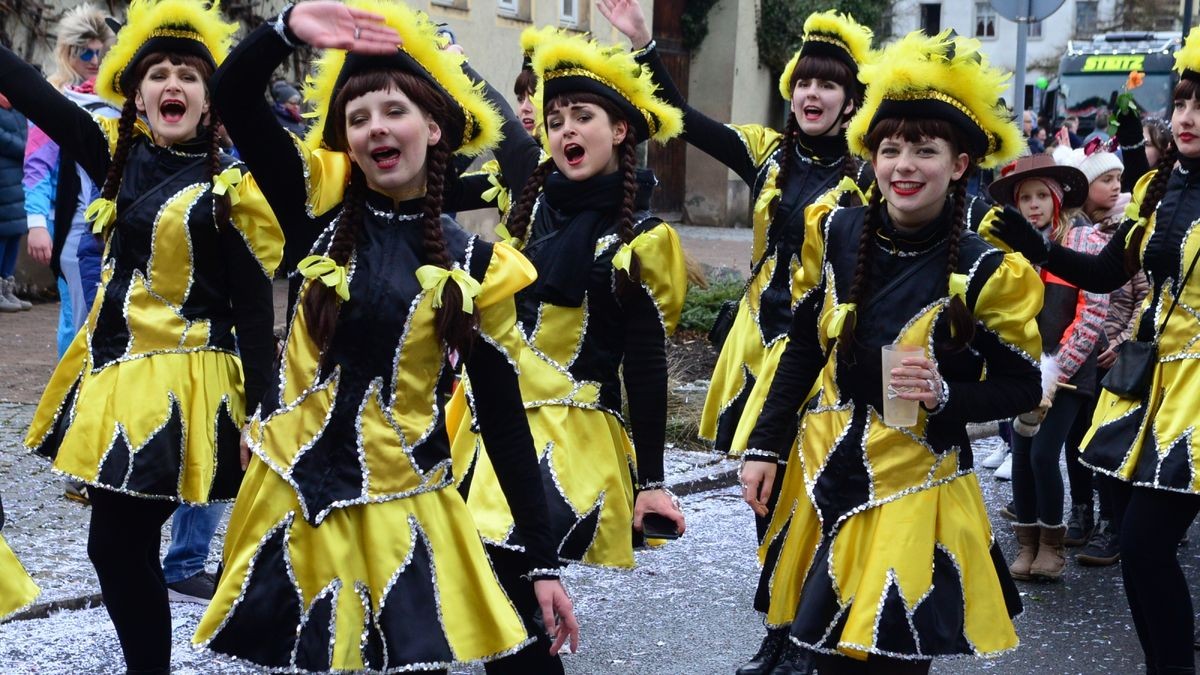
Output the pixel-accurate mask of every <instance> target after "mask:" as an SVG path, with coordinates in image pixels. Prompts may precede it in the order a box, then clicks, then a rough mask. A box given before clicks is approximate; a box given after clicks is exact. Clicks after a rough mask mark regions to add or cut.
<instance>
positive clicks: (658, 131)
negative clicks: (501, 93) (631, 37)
mask: <svg viewBox="0 0 1200 675" xmlns="http://www.w3.org/2000/svg"><path fill="white" fill-rule="evenodd" d="M521 47H522V48H523V49H526V48H527V49H529V50H530V51H531V60H532V62H533V71H534V73H536V74H537V77H538V89H537V92H536V93H535V96H539V97H540V96H541V94H542V90H543V89H544V87H545V81H546V78H547V77H551V78H553V77H555V76H556V73H564V72H565V71H568V70H569V71H571V74H572V75H577V74H582V73H586V74H587V75H586V76H587V77H591V78H593V79H595V80H597V81H598V82H600V83H602V84H604V85H606V86H607V87H608V88H610V89H613V90H614V91H616V92H617V93H618V94H619V95H620V96H622V97H624V98H625V100H626V101H628V102H629V103H630V104H631V105H632V106H633V107H634V108H637V109H638V110H639V111H640V112H641V113H642V114H643V115H644V116H645V117H646V118H647V121H648V122H649V123H650V124H649V127H650V138H651V139H653V140H655V141H658V142H659V143H666V142H667V141H669V140H671V139H672V138H674V137H675V136H678V135H679V134H680V133H682V132H683V112H682V111H681V110H679V108H676V107H675V106H672V105H670V104H669V103H667V102H666V101H663V100H662V99H660V98H658V97H657V96H655V92H656V91H657V90H658V85H656V84H654V79H653V77H651V75H650V70H649V68H647V67H645V66H643V65H642V64H640V63H638V62H637V61H636V60H634V58H633V54H632V53H630V52H629V51H628V50H626V49H625V48H624V47H621V46H618V45H609V46H606V45H602V44H600V43H599V42H597V41H595V40H589V39H587V38H584V37H582V36H580V35H574V34H569V33H567V32H565V31H562V30H559V29H557V28H550V27H548V28H541V29H537V28H527V29H526V30H525V32H524V33H522V34H521ZM535 100H539V101H540V98H539V99H535ZM534 111H535V113H534V114H535V115H536V119H537V123H538V125H539V126H541V125H542V124H543V121H544V120H543V111H542V106H541V105H536V106H535V107H534Z"/></svg>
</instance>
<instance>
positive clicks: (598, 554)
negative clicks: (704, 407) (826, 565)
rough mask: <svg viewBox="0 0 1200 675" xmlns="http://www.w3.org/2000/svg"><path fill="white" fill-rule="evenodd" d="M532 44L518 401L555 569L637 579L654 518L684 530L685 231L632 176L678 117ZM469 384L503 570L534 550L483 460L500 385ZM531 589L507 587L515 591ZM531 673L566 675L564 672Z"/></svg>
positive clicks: (543, 666)
mask: <svg viewBox="0 0 1200 675" xmlns="http://www.w3.org/2000/svg"><path fill="white" fill-rule="evenodd" d="M522 43H523V45H530V46H531V55H530V59H531V63H532V67H533V70H534V72H535V73H536V75H537V81H538V87H539V90H538V92H537V93H535V94H534V97H533V98H534V100H537V101H540V102H542V105H540V106H539V107H538V108H537V109H536V112H535V115H536V117H537V126H538V128H541V129H544V130H545V132H544V134H543V135H542V139H543V142H544V143H545V149H546V153H545V154H543V153H542V150H541V148H539V146H538V144H537V143H536V142H535V141H534V139H532V138H530V137H529V136H528V134H526V133H525V132H524V131H523V129H522V127H521V125H520V122H519V121H518V119H517V118H516V117H515V116H514V115H512V113H511V111H510V110H509V109H508V107H507V106H504V107H503V108H502V109H503V110H504V111H505V112H506V115H507V117H508V119H507V120H506V124H505V134H506V139H505V141H504V143H502V144H501V148H500V150H499V151H498V152H497V158H498V160H499V163H500V166H501V168H502V170H503V173H504V176H506V177H508V178H510V179H513V178H516V179H518V180H519V182H518V183H515V184H517V185H521V186H523V188H522V190H521V192H520V198H519V199H518V200H517V201H516V202H515V203H514V204H513V205H512V209H511V210H510V212H509V217H508V219H507V221H506V230H505V234H506V235H507V236H510V237H512V239H511V240H512V241H513V242H514V243H515V245H517V246H519V247H520V248H521V251H522V253H524V254H525V256H527V257H528V258H529V260H530V262H531V263H532V264H533V266H534V267H535V268H536V269H537V274H538V279H537V281H536V282H534V283H533V284H531V285H530V286H529V287H527V288H525V289H522V290H521V291H520V292H519V293H517V297H516V301H517V321H518V328H519V330H520V337H521V338H522V340H523V342H524V349H523V350H522V351H521V354H520V361H519V365H520V373H521V375H520V383H521V396H522V399H523V400H524V405H525V411H526V414H527V416H528V418H529V425H530V429H531V431H532V432H533V437H534V445H535V448H536V450H537V453H538V457H539V463H540V468H541V479H540V481H539V484H540V485H539V486H536V487H535V489H539V488H540V489H543V490H544V492H545V495H546V499H547V505H548V507H549V509H550V520H551V529H552V536H553V538H554V541H555V547H556V549H557V554H558V558H559V560H561V561H564V562H583V563H587V564H593V565H602V566H608V567H620V568H630V567H633V565H634V559H633V546H634V534H635V533H634V530H640V529H641V528H642V522H641V521H642V516H643V515H644V514H645V513H648V512H653V513H658V514H661V515H664V516H666V517H668V518H670V519H671V520H672V521H674V523H675V526H676V529H677V531H680V532H681V531H682V530H683V526H684V522H683V521H684V519H683V514H682V513H681V512H680V511H679V509H678V506H677V505H676V504H675V502H674V500H673V498H672V497H671V496H670V495H669V493H667V492H666V491H665V490H664V484H663V448H664V442H665V426H666V411H667V363H666V340H667V337H668V336H669V335H670V334H671V332H672V331H673V330H674V329H675V326H676V324H677V322H678V320H679V314H680V311H681V310H682V307H683V296H684V293H685V291H686V287H687V280H686V271H685V263H684V255H683V249H682V247H681V246H680V243H679V238H678V236H677V235H676V233H675V231H674V229H672V228H671V226H670V225H668V224H666V223H664V222H663V221H662V220H660V219H658V218H656V217H654V215H653V214H652V213H650V211H649V204H650V194H651V192H652V191H653V188H654V186H655V184H656V181H655V179H654V177H653V174H651V173H650V172H648V171H644V170H640V169H638V168H637V163H636V147H637V145H638V144H639V143H641V142H644V141H646V140H650V139H654V140H656V141H658V142H665V141H666V140H668V139H670V138H671V137H673V136H675V135H676V134H678V133H679V130H680V117H681V116H680V112H679V110H678V109H676V108H674V107H672V106H670V105H667V104H666V103H664V102H663V101H661V100H659V99H658V98H657V97H656V96H655V95H654V86H653V84H652V82H651V79H650V74H649V72H647V71H646V70H645V69H643V68H642V66H640V65H639V64H638V63H637V62H636V61H635V60H634V58H633V56H632V55H631V54H630V53H629V52H628V51H627V50H625V49H622V48H619V47H610V46H605V45H601V44H599V43H596V42H593V41H589V40H588V39H586V38H584V37H581V36H575V35H569V34H567V33H565V32H562V31H558V30H557V29H554V28H546V29H542V30H540V31H539V30H534V29H529V30H527V31H526V33H525V35H524V36H523V37H522ZM510 130H511V131H510ZM468 375H469V377H468V378H465V379H464V380H463V383H462V386H461V387H460V389H459V390H458V391H457V392H455V398H454V399H453V400H452V401H451V404H450V406H449V412H448V417H449V418H450V422H449V423H450V425H451V427H452V429H453V433H452V436H453V438H454V457H455V465H456V473H457V474H458V475H460V476H461V477H462V479H463V480H462V482H463V487H462V489H463V491H464V493H465V494H467V506H468V507H469V508H470V509H471V513H472V514H473V515H474V516H475V520H476V522H477V523H478V524H479V528H480V533H481V534H482V536H483V538H484V541H485V542H486V543H487V544H489V546H488V552H489V555H491V557H492V560H493V561H494V563H496V566H497V569H503V568H504V567H507V566H508V564H507V563H506V562H505V560H506V559H507V558H509V557H510V556H511V555H512V554H513V553H512V552H513V551H514V550H520V549H521V548H524V547H526V545H527V544H526V542H525V541H524V535H523V533H522V532H521V528H520V527H519V526H517V527H516V528H515V529H514V521H513V514H512V513H511V511H510V510H509V508H508V507H507V506H506V505H505V503H504V500H503V499H502V496H501V493H500V490H499V489H498V487H499V486H498V485H497V475H496V474H497V469H498V468H499V467H498V465H497V464H496V463H495V462H492V461H490V460H489V458H488V456H487V454H485V453H484V452H483V451H482V450H483V448H484V446H485V444H486V445H488V446H490V443H491V441H488V440H487V439H486V438H481V437H480V436H479V434H478V433H477V431H476V429H475V426H476V423H477V421H478V419H479V413H480V411H479V405H478V402H479V397H480V396H481V394H482V392H486V391H487V389H489V388H490V387H491V386H492V384H491V383H490V382H487V381H485V380H481V379H479V378H477V377H475V376H472V375H470V373H468ZM622 389H624V393H625V397H624V400H626V401H627V402H628V409H629V418H628V426H629V429H630V430H629V431H626V420H625V419H624V415H623V414H622V412H621V410H622V402H623V397H622ZM631 436H632V438H631ZM501 578H502V580H503V579H505V577H504V575H503V574H502V576H501ZM520 583H521V582H520V580H519V579H513V578H511V577H509V578H508V583H507V584H506V587H509V586H510V585H519V584H520ZM510 592H512V591H510ZM527 665H528V667H529V668H530V672H539V673H551V672H562V664H561V663H560V662H559V661H558V659H557V658H552V659H545V658H543V659H540V660H538V661H532V660H531V661H528V662H527Z"/></svg>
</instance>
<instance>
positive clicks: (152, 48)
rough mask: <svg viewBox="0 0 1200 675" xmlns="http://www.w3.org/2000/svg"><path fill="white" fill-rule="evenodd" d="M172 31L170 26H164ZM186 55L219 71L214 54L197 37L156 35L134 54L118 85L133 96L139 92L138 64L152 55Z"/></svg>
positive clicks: (187, 29)
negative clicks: (137, 80)
mask: <svg viewBox="0 0 1200 675" xmlns="http://www.w3.org/2000/svg"><path fill="white" fill-rule="evenodd" d="M164 28H167V29H170V28H171V27H170V26H164ZM178 30H180V31H181V32H182V31H188V32H190V31H191V29H190V28H180V29H178ZM158 53H164V54H186V55H188V56H196V57H199V58H201V59H203V60H204V61H205V62H206V63H208V65H209V66H210V67H211V68H212V69H213V70H216V69H217V62H216V61H215V60H213V56H212V52H210V51H208V45H206V44H204V42H202V41H201V40H200V38H199V36H198V35H197V36H196V37H195V38H190V37H180V36H175V35H155V36H154V37H152V38H150V39H149V40H146V41H145V42H143V43H142V46H140V47H138V50H137V51H136V52H134V54H133V58H131V59H129V63H127V64H126V65H125V68H124V69H123V70H122V71H121V76H120V79H119V80H118V82H117V84H119V85H120V89H121V91H122V92H124V94H125V95H126V96H133V92H134V91H136V90H137V86H138V82H136V81H134V78H133V74H134V72H135V71H136V70H137V64H138V63H141V61H142V59H144V58H146V57H147V56H150V55H151V54H158Z"/></svg>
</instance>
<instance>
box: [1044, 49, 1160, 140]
mask: <svg viewBox="0 0 1200 675" xmlns="http://www.w3.org/2000/svg"><path fill="white" fill-rule="evenodd" d="M1180 45H1181V40H1180V37H1179V34H1178V33H1162V32H1159V33H1150V32H1117V33H1103V34H1100V35H1096V36H1095V37H1093V38H1092V39H1091V40H1071V41H1070V42H1068V43H1067V53H1066V54H1065V55H1064V56H1063V58H1062V62H1061V63H1060V64H1059V67H1058V77H1057V78H1056V79H1055V81H1054V82H1053V83H1051V85H1050V86H1049V87H1048V88H1047V92H1046V94H1047V95H1046V97H1045V99H1044V100H1043V103H1042V109H1041V111H1040V113H1041V114H1042V115H1043V116H1045V118H1046V119H1048V120H1053V126H1058V125H1060V124H1062V122H1063V120H1064V119H1066V118H1067V117H1068V116H1070V115H1074V116H1076V117H1078V118H1079V134H1080V135H1081V136H1083V135H1086V134H1088V133H1090V132H1091V131H1092V130H1093V129H1094V128H1095V126H1096V113H1097V112H1098V111H1100V110H1102V109H1103V110H1107V111H1108V112H1110V113H1112V112H1115V111H1113V110H1112V105H1113V104H1112V101H1114V100H1115V98H1116V95H1117V94H1119V93H1121V92H1122V91H1123V90H1124V88H1125V80H1126V78H1128V76H1129V73H1130V72H1132V71H1141V72H1143V73H1145V74H1146V79H1145V81H1144V82H1143V83H1142V86H1141V87H1139V88H1137V89H1135V90H1133V92H1132V93H1133V98H1134V101H1135V102H1136V103H1137V106H1138V108H1139V109H1140V110H1141V111H1142V115H1143V116H1147V115H1155V116H1158V117H1163V118H1166V119H1170V118H1171V94H1172V93H1173V92H1174V90H1175V85H1176V84H1177V83H1178V82H1179V75H1178V73H1176V72H1175V71H1174V70H1173V67H1174V65H1175V52H1176V51H1178V50H1179V48H1180Z"/></svg>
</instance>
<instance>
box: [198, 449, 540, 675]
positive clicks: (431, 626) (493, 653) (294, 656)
mask: <svg viewBox="0 0 1200 675" xmlns="http://www.w3.org/2000/svg"><path fill="white" fill-rule="evenodd" d="M223 559H224V565H225V568H224V574H223V576H222V577H221V581H220V584H219V585H218V587H217V591H216V595H215V596H214V598H213V600H212V602H211V603H210V604H209V607H208V610H207V611H206V612H205V614H204V617H203V618H202V619H201V622H200V625H199V626H198V627H197V629H196V634H195V636H194V637H193V641H194V642H195V644H197V645H201V646H204V647H206V648H208V649H211V650H214V651H217V652H222V653H225V654H231V655H233V656H237V657H239V658H243V659H248V660H250V661H253V662H254V663H257V664H259V665H262V666H265V667H268V668H271V669H280V670H287V671H292V670H301V671H321V672H324V671H344V670H353V671H357V670H364V669H365V670H369V671H372V672H397V671H405V670H427V669H445V668H449V667H450V666H452V665H454V664H460V663H464V662H472V661H480V660H489V659H492V658H497V657H500V656H503V655H506V654H508V653H510V652H512V651H515V650H517V649H519V648H520V647H522V646H524V645H525V644H527V642H528V637H527V635H526V632H525V629H524V627H523V625H522V623H521V620H520V618H519V617H518V616H517V613H516V610H515V609H514V608H513V605H512V603H511V602H510V601H509V599H508V596H507V595H505V593H504V591H503V590H502V589H501V587H500V584H499V582H498V581H497V580H496V576H495V574H494V573H493V571H492V569H491V566H490V563H489V562H488V560H487V557H486V554H485V553H484V549H483V544H482V542H481V541H480V539H479V534H478V533H477V532H476V529H475V524H474V522H473V521H472V519H471V515H470V513H469V512H468V510H467V508H466V505H465V504H464V503H463V500H462V498H461V497H460V496H459V494H458V492H457V491H456V490H454V489H453V488H450V489H443V490H437V491H432V492H424V493H421V494H417V495H415V496H412V497H408V498H402V499H393V500H390V501H385V502H379V503H367V504H358V505H353V506H348V507H345V508H340V509H335V510H333V511H332V512H330V513H329V515H328V516H327V517H326V518H325V520H323V521H322V523H321V525H319V526H317V527H313V526H312V525H310V524H309V523H308V522H307V521H305V520H304V519H303V518H302V517H301V515H300V505H299V503H298V502H297V501H296V496H295V492H294V491H293V490H292V487H291V486H290V485H288V484H287V483H286V482H285V481H284V480H283V479H282V478H280V476H279V475H278V474H276V473H275V472H274V471H272V470H271V469H270V468H268V467H267V466H266V465H265V464H264V463H263V462H262V461H261V460H259V459H258V458H257V457H256V458H254V459H253V460H252V462H251V465H250V469H249V471H248V472H247V474H246V478H245V480H244V482H243V484H242V490H241V492H240V493H239V495H238V500H237V503H236V505H235V506H234V509H233V513H232V514H231V517H230V522H229V528H228V533H227V535H226V539H225V551H224V558H223Z"/></svg>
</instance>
